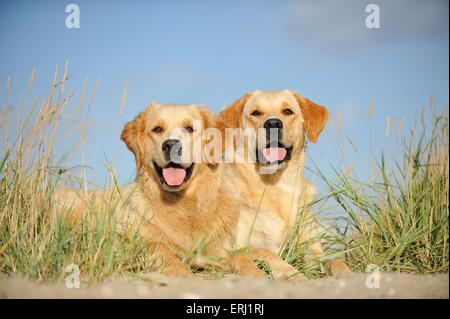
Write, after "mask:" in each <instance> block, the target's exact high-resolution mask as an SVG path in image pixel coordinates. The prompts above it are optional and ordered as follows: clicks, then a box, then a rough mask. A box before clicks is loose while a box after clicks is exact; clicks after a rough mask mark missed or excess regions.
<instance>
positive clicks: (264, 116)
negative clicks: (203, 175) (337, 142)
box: [219, 90, 350, 277]
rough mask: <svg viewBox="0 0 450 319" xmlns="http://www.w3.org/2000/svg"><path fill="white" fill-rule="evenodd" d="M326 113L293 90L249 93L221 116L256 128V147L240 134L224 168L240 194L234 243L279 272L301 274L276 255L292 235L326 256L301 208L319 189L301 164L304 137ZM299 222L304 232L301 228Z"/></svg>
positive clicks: (341, 269)
mask: <svg viewBox="0 0 450 319" xmlns="http://www.w3.org/2000/svg"><path fill="white" fill-rule="evenodd" d="M327 117H328V111H327V110H326V108H324V107H323V106H320V105H317V104H316V103H314V102H312V101H310V100H308V99H306V98H304V97H302V96H300V95H299V94H297V93H295V92H291V91H289V90H283V91H265V92H263V91H254V92H249V93H247V94H245V95H244V96H242V97H241V98H240V99H238V100H237V101H235V102H234V103H233V104H232V105H230V106H229V107H228V108H227V109H225V110H224V111H222V112H221V113H220V115H219V121H220V122H221V124H222V125H224V126H225V127H227V128H241V129H243V130H248V129H253V130H255V131H256V140H255V141H254V145H253V148H252V145H250V142H249V141H250V139H243V138H242V136H238V135H239V134H238V135H234V139H233V143H228V144H230V145H231V148H232V149H230V148H228V150H227V151H228V152H229V153H230V152H231V153H232V154H233V159H232V161H237V162H238V163H237V164H230V165H228V166H227V173H226V174H227V175H229V176H230V178H231V179H232V180H233V183H234V185H235V186H234V188H233V189H234V190H235V192H236V194H235V197H236V198H240V202H239V206H240V209H239V211H240V219H239V224H238V229H237V234H236V243H237V245H238V246H248V247H250V248H251V249H252V251H254V252H257V254H258V255H260V256H264V257H265V258H266V260H267V261H268V263H269V265H270V266H271V268H272V271H273V273H274V275H275V276H278V277H283V276H290V275H293V274H296V273H298V271H297V269H295V268H294V267H292V266H290V265H288V264H287V263H285V262H284V261H282V260H281V258H280V257H278V256H279V254H280V253H281V250H282V248H283V247H284V245H285V243H286V241H287V240H288V239H289V238H290V236H291V235H294V236H296V237H298V238H297V240H298V243H305V242H310V243H311V245H310V249H309V258H310V259H314V258H317V257H320V256H323V255H324V252H323V250H322V247H321V243H320V240H319V239H318V234H317V225H316V224H315V222H314V220H313V217H312V214H311V212H310V211H308V210H303V207H304V206H305V204H307V203H310V202H311V201H312V200H313V197H314V192H315V190H314V187H313V186H312V185H311V184H310V183H308V182H307V181H306V180H305V179H304V177H303V166H304V161H305V143H306V139H308V140H309V141H310V142H313V143H315V142H316V141H317V139H318V137H319V135H320V133H321V132H322V130H323V128H324V126H325V123H326V121H327ZM242 134H245V132H241V135H242ZM242 144H243V145H244V148H243V149H244V152H241V153H239V152H237V148H238V145H242ZM252 155H253V156H254V161H251V157H252ZM300 212H301V214H299V213H300ZM299 222H302V227H301V228H300V229H301V230H302V231H301V232H299V233H297V232H298V229H299V228H298V227H296V226H297V224H298V223H299ZM293 232H294V234H293ZM330 266H331V270H332V272H333V273H345V272H350V269H349V268H348V267H347V265H346V264H345V263H344V262H343V261H340V260H334V261H332V262H330Z"/></svg>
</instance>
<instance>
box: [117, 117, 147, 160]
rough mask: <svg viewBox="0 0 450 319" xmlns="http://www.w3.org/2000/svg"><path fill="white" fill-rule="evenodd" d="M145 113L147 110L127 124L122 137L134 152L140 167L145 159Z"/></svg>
mask: <svg viewBox="0 0 450 319" xmlns="http://www.w3.org/2000/svg"><path fill="white" fill-rule="evenodd" d="M145 115H146V112H145V111H144V112H141V113H140V114H139V115H138V116H136V117H135V118H134V119H133V120H131V121H130V122H128V123H127V124H125V127H124V128H123V131H122V134H121V135H120V139H121V140H122V141H124V142H125V144H126V145H127V147H128V149H129V150H130V151H131V152H133V154H134V157H135V159H136V166H137V167H138V169H139V168H140V167H141V165H142V160H143V149H142V148H143V145H142V139H143V135H144V134H143V133H144V132H145Z"/></svg>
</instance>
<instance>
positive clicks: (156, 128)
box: [152, 126, 162, 133]
mask: <svg viewBox="0 0 450 319" xmlns="http://www.w3.org/2000/svg"><path fill="white" fill-rule="evenodd" d="M152 132H153V133H161V132H162V128H161V126H156V127H154V128H153V129H152Z"/></svg>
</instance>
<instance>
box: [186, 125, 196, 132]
mask: <svg viewBox="0 0 450 319" xmlns="http://www.w3.org/2000/svg"><path fill="white" fill-rule="evenodd" d="M185 129H186V130H187V131H188V132H189V133H192V132H194V129H193V128H192V126H186V127H185Z"/></svg>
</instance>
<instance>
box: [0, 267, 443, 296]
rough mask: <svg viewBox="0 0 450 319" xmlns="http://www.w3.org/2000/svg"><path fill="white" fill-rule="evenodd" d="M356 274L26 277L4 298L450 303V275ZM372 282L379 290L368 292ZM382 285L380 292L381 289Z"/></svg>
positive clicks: (4, 290) (12, 281) (0, 287)
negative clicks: (284, 278)
mask: <svg viewBox="0 0 450 319" xmlns="http://www.w3.org/2000/svg"><path fill="white" fill-rule="evenodd" d="M367 277H368V274H353V275H349V276H345V277H340V278H331V277H329V278H322V279H313V280H306V281H303V282H300V283H288V282H280V281H275V280H269V279H247V278H242V277H237V276H229V277H226V278H223V279H220V280H207V279H201V278H194V277H190V278H167V277H163V276H161V275H158V274H148V275H147V277H146V281H145V282H142V281H141V282H132V281H106V282H104V283H101V284H97V285H94V286H90V287H88V286H87V285H85V284H81V287H80V288H78V289H76V288H72V289H68V288H66V286H65V284H53V285H47V284H36V283H33V282H31V281H28V280H25V279H20V278H4V279H1V280H0V297H1V298H189V299H191V298H192V299H197V298H449V276H448V274H439V275H409V274H399V273H381V274H379V277H378V278H379V280H377V278H376V277H373V276H372V277H370V278H369V279H368V278H367ZM366 283H368V284H369V286H371V287H373V288H368V287H367V285H366ZM376 286H378V288H376Z"/></svg>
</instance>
